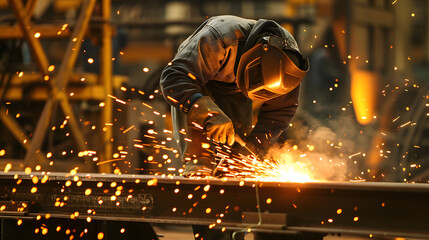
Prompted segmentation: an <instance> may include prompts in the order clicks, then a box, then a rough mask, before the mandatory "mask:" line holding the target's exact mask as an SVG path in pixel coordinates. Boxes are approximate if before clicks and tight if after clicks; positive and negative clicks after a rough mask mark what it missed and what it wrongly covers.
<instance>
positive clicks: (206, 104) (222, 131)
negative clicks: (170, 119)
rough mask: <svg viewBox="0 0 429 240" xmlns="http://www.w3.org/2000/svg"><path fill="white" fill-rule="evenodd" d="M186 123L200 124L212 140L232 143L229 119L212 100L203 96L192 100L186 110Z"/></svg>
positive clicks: (231, 127)
mask: <svg viewBox="0 0 429 240" xmlns="http://www.w3.org/2000/svg"><path fill="white" fill-rule="evenodd" d="M188 124H189V125H194V124H198V125H200V126H201V127H202V128H203V129H204V130H205V131H206V133H207V136H208V137H209V138H211V139H213V141H216V142H220V143H228V145H230V146H232V144H234V136H235V134H234V126H233V125H232V121H231V119H230V118H229V117H228V116H226V114H225V113H224V112H223V111H222V110H221V109H220V108H219V107H218V106H217V105H216V104H215V103H214V102H213V100H212V99H211V98H210V97H208V96H204V97H201V98H200V99H198V100H197V101H195V102H194V104H193V106H192V107H191V108H190V109H189V112H188Z"/></svg>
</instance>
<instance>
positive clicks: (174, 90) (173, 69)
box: [160, 25, 225, 113]
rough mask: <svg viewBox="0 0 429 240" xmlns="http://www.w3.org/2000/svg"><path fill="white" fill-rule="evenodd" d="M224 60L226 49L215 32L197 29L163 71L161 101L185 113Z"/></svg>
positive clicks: (209, 29) (206, 26) (210, 28)
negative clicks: (163, 100)
mask: <svg viewBox="0 0 429 240" xmlns="http://www.w3.org/2000/svg"><path fill="white" fill-rule="evenodd" d="M224 58H225V48H224V46H223V42H222V40H221V38H220V37H218V35H217V33H216V32H215V30H214V29H212V27H210V26H208V25H204V26H202V27H200V28H199V29H197V31H196V32H195V33H193V34H192V35H191V36H190V37H188V38H187V39H186V40H185V41H184V42H183V43H182V44H181V46H180V47H179V51H178V53H177V54H176V56H175V57H174V59H173V60H172V61H171V62H170V63H169V64H168V65H167V66H166V67H165V68H164V70H163V72H162V74H161V80H160V86H161V91H162V93H163V95H164V98H165V99H166V100H167V102H168V103H170V104H171V105H172V106H174V107H179V108H180V110H181V111H183V112H185V113H186V112H187V111H188V110H189V108H190V107H191V106H192V102H193V101H196V100H197V99H198V98H199V97H201V96H202V92H201V88H200V86H203V85H204V84H206V83H207V82H208V81H209V80H210V79H211V78H212V77H213V76H214V75H215V74H216V73H217V72H218V71H219V69H220V68H221V65H222V63H223V60H224Z"/></svg>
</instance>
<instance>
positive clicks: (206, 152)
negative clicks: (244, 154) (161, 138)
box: [160, 15, 309, 176]
mask: <svg viewBox="0 0 429 240" xmlns="http://www.w3.org/2000/svg"><path fill="white" fill-rule="evenodd" d="M308 69H309V65H308V61H307V59H306V58H304V57H303V56H302V54H301V53H300V50H299V48H298V45H297V42H296V41H295V39H294V38H293V36H292V35H291V34H290V33H289V32H288V31H287V30H286V29H284V28H283V27H281V26H280V25H279V24H278V23H276V22H274V21H272V20H265V19H260V20H252V19H244V18H241V17H237V16H230V15H225V16H215V17H211V18H209V19H207V20H206V21H205V22H204V23H203V24H202V25H200V26H199V27H198V28H197V29H196V30H195V32H194V33H192V34H191V35H190V36H189V37H188V38H187V39H186V40H185V41H184V42H183V43H182V44H181V45H180V46H179V49H178V52H177V53H176V55H175V57H174V59H173V60H172V61H171V62H170V63H169V64H168V65H167V66H166V67H165V68H164V70H163V72H162V75H161V80H160V86H161V90H162V93H163V95H164V98H165V99H166V100H167V101H168V103H170V104H171V106H172V108H171V111H172V119H173V131H174V137H175V139H176V141H177V143H178V145H179V148H180V153H181V159H182V161H183V164H184V165H185V168H184V171H183V175H184V176H193V175H197V176H198V175H200V176H212V175H213V171H214V169H215V167H216V161H215V160H214V151H215V150H214V148H213V145H214V143H216V144H224V145H229V146H232V149H239V151H242V150H243V149H240V148H243V146H245V148H246V149H244V150H247V151H249V153H251V154H253V155H256V156H263V154H264V153H265V152H266V151H267V149H268V148H269V147H270V146H272V145H273V144H275V143H276V141H277V139H278V138H279V136H280V135H281V133H282V132H283V131H285V130H286V128H287V127H288V125H289V122H290V121H291V119H292V117H293V116H294V114H295V112H296V109H297V107H298V96H299V85H300V83H301V81H302V79H303V78H304V76H305V74H306V72H307V70H308ZM253 101H259V102H261V103H262V105H261V107H260V109H259V112H258V116H257V122H256V125H255V126H254V127H252V116H253V108H252V102H253ZM237 140H240V141H238V142H240V144H241V145H240V144H237V143H235V142H237ZM234 143H235V144H234Z"/></svg>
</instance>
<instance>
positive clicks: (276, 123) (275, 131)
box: [246, 86, 299, 152]
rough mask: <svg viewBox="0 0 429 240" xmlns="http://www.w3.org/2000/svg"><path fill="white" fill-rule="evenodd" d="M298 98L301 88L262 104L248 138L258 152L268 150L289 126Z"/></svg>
mask: <svg viewBox="0 0 429 240" xmlns="http://www.w3.org/2000/svg"><path fill="white" fill-rule="evenodd" d="M298 97H299V86H298V87H297V88H295V89H294V90H292V91H291V92H290V93H288V94H285V95H282V96H280V97H277V98H274V99H271V100H269V101H267V102H265V103H263V104H262V106H261V108H260V110H259V114H258V121H257V123H256V125H255V128H253V130H252V132H251V133H250V134H249V136H248V137H247V138H246V140H247V141H249V142H251V143H252V144H253V145H254V146H255V147H256V148H257V149H258V152H264V151H266V150H268V148H269V147H271V146H272V145H273V144H274V143H276V142H277V139H278V138H279V136H280V134H281V133H282V132H283V131H285V130H286V128H287V127H288V126H289V123H290V121H291V120H292V117H293V116H294V115H295V112H296V109H297V108H298Z"/></svg>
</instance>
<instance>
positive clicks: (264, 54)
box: [237, 36, 308, 101]
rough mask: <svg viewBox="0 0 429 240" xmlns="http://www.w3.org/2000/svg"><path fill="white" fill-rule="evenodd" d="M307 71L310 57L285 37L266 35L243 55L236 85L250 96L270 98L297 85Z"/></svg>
mask: <svg viewBox="0 0 429 240" xmlns="http://www.w3.org/2000/svg"><path fill="white" fill-rule="evenodd" d="M292 59H294V60H295V63H294V61H292ZM307 71H308V60H307V59H303V57H302V56H301V54H300V53H299V52H298V51H297V50H296V49H294V48H292V47H291V46H289V44H288V41H287V39H286V38H283V37H277V36H265V37H263V38H262V40H261V41H260V42H259V43H258V44H256V45H255V46H253V47H252V48H251V49H249V50H248V51H246V52H245V53H243V55H242V56H241V58H240V61H239V64H238V67H237V85H238V87H239V88H240V89H241V91H242V92H243V93H244V95H246V96H247V97H248V98H250V99H252V100H259V101H268V100H270V99H273V98H276V97H278V96H281V95H284V94H287V93H289V92H290V91H292V90H293V89H295V88H296V87H297V86H298V85H299V84H300V83H301V81H302V79H303V78H304V76H305V74H306V73H307Z"/></svg>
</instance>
